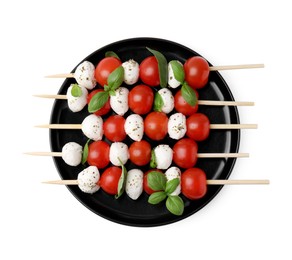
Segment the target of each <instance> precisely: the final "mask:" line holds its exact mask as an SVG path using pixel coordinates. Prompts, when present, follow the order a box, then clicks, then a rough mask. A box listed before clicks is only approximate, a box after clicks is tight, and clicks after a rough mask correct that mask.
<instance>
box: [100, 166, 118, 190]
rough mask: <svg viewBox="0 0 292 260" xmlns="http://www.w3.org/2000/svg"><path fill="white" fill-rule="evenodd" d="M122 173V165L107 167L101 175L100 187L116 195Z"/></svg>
mask: <svg viewBox="0 0 292 260" xmlns="http://www.w3.org/2000/svg"><path fill="white" fill-rule="evenodd" d="M121 174H122V169H121V168H120V167H116V166H112V167H109V168H107V169H106V170H105V171H104V172H103V173H102V175H101V177H100V181H99V185H100V187H101V188H102V189H103V190H104V191H105V192H107V193H108V194H110V195H116V194H117V193H118V184H119V180H120V177H121Z"/></svg>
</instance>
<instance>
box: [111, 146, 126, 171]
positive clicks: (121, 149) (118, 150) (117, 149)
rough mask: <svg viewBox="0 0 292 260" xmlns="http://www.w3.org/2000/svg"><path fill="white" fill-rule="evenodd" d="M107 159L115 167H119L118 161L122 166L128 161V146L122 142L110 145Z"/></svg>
mask: <svg viewBox="0 0 292 260" xmlns="http://www.w3.org/2000/svg"><path fill="white" fill-rule="evenodd" d="M109 157H110V161H111V163H112V164H113V165H115V166H121V163H120V160H121V162H122V164H126V162H127V161H128V159H129V150H128V146H127V145H126V144H124V143H122V142H115V143H112V144H111V147H110V154H109ZM119 159H120V160H119Z"/></svg>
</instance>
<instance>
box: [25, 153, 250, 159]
mask: <svg viewBox="0 0 292 260" xmlns="http://www.w3.org/2000/svg"><path fill="white" fill-rule="evenodd" d="M24 154H27V155H33V156H53V157H62V153H61V152H27V153H24ZM197 156H198V158H244V157H249V154H248V153H198V154H197Z"/></svg>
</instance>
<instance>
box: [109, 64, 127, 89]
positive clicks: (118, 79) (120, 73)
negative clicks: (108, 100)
mask: <svg viewBox="0 0 292 260" xmlns="http://www.w3.org/2000/svg"><path fill="white" fill-rule="evenodd" d="M123 81H124V67H123V66H119V67H117V68H116V69H115V70H114V71H113V72H112V73H111V74H109V76H108V78H107V84H108V86H109V87H110V89H111V90H116V89H117V88H119V87H120V86H121V85H122V83H123Z"/></svg>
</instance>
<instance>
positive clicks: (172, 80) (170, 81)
mask: <svg viewBox="0 0 292 260" xmlns="http://www.w3.org/2000/svg"><path fill="white" fill-rule="evenodd" d="M178 63H180V64H181V62H179V61H178ZM181 65H182V64H181ZM168 85H169V87H171V88H177V87H179V86H180V82H179V81H177V80H176V78H175V77H174V73H173V69H172V66H171V63H170V62H169V63H168Z"/></svg>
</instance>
